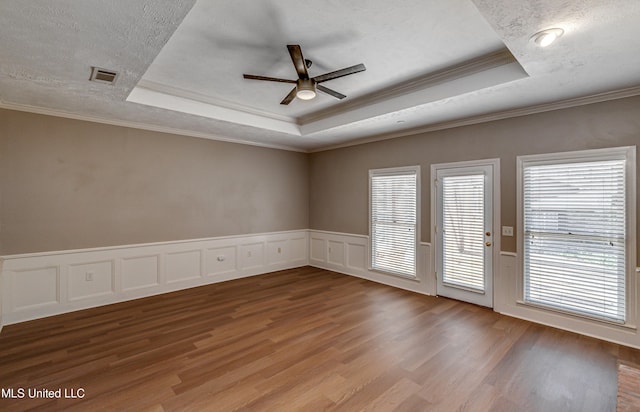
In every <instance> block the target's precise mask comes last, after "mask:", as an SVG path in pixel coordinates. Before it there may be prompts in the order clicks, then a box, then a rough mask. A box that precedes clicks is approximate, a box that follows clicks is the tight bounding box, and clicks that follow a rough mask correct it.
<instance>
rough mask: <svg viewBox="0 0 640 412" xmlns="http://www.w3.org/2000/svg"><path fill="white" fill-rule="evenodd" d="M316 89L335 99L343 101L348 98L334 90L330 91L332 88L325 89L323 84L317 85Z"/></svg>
mask: <svg viewBox="0 0 640 412" xmlns="http://www.w3.org/2000/svg"><path fill="white" fill-rule="evenodd" d="M316 88H317V89H318V90H320V91H321V92H325V93H326V94H330V95H331V96H333V97H335V98H336V99H340V100H342V99H344V98H345V97H347V96H345V95H344V94H342V93H338V92H337V91H335V90H332V89H330V88H328V87H324V86H323V85H321V84H317V85H316Z"/></svg>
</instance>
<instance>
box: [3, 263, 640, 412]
mask: <svg viewBox="0 0 640 412" xmlns="http://www.w3.org/2000/svg"><path fill="white" fill-rule="evenodd" d="M619 359H620V360H623V361H626V362H631V363H640V351H637V350H634V349H630V348H626V347H623V346H619V345H615V344H611V343H607V342H603V341H600V340H597V339H592V338H587V337H583V336H580V335H577V334H573V333H569V332H564V331H560V330H557V329H553V328H549V327H545V326H540V325H536V324H533V323H529V322H526V321H522V320H518V319H514V318H509V317H506V316H502V315H499V314H497V313H495V312H493V311H491V310H488V309H484V308H480V307H478V306H474V305H470V304H466V303H462V302H458V301H454V300H450V299H446V298H436V297H429V296H423V295H419V294H415V293H411V292H406V291H403V290H398V289H394V288H391V287H387V286H384V285H380V284H376V283H372V282H368V281H365V280H362V279H358V278H354V277H349V276H345V275H341V274H337V273H332V272H329V271H325V270H321V269H315V268H311V267H305V268H300V269H292V270H286V271H281V272H276V273H272V274H267V275H262V276H257V277H252V278H246V279H240V280H235V281H230V282H224V283H219V284H214V285H208V286H203V287H199V288H194V289H189V290H185V291H180V292H175V293H171V294H166V295H160V296H154V297H150V298H145V299H140V300H136V301H131V302H125V303H120V304H115V305H110V306H105V307H100V308H95V309H89V310H84V311H80V312H74V313H70V314H65V315H60V316H56V317H51V318H47V319H40V320H35V321H31V322H25V323H21V324H17V325H9V326H5V328H4V329H3V331H2V333H0V387H1V388H3V390H5V391H6V390H7V389H13V390H14V396H15V395H18V390H19V389H20V388H22V389H24V391H25V393H24V396H25V397H24V398H23V399H8V398H7V397H6V396H8V392H5V393H4V394H5V397H4V398H3V399H0V410H3V411H10V410H29V409H34V410H35V409H37V410H60V409H65V410H77V411H87V410H91V411H95V410H104V409H108V410H118V411H121V410H131V411H178V410H179V411H183V410H184V411H203V410H211V411H233V410H240V411H298V410H300V411H323V410H340V411H360V410H366V411H396V410H397V411H457V410H464V411H599V412H600V411H614V410H615V402H616V392H617V386H616V372H617V361H618V360H619ZM43 388H44V389H49V390H57V389H59V388H60V389H61V390H62V391H63V392H62V395H63V396H64V391H65V390H67V392H70V391H73V392H71V394H72V395H73V394H75V395H77V394H78V392H80V393H81V394H82V393H83V394H84V397H83V398H75V399H74V398H67V399H46V398H37V399H29V394H28V390H29V389H32V390H33V389H43ZM81 390H82V391H84V392H81Z"/></svg>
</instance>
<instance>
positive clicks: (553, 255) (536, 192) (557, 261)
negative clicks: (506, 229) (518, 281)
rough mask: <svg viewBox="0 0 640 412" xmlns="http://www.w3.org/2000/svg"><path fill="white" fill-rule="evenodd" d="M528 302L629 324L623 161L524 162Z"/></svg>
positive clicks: (524, 220)
mask: <svg viewBox="0 0 640 412" xmlns="http://www.w3.org/2000/svg"><path fill="white" fill-rule="evenodd" d="M522 179H523V181H522V185H523V186H522V187H523V193H522V195H523V203H522V204H523V208H524V210H523V223H524V233H523V234H524V239H523V240H524V298H525V301H526V302H530V303H533V304H538V305H543V306H547V307H551V308H556V309H560V310H563V311H568V312H572V313H576V314H580V315H584V316H588V317H594V318H597V319H602V320H608V321H614V322H619V323H624V322H625V308H626V302H625V283H626V276H625V273H626V270H625V267H626V266H625V262H626V260H625V245H626V236H625V228H626V214H625V213H626V204H625V199H626V194H625V187H626V186H625V160H624V159H619V160H617V159H614V160H590V161H576V162H572V163H567V161H566V160H564V161H562V162H553V163H551V164H549V162H547V163H542V164H535V163H533V164H529V163H527V162H525V163H523V169H522Z"/></svg>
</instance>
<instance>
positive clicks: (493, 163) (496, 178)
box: [430, 159, 502, 307]
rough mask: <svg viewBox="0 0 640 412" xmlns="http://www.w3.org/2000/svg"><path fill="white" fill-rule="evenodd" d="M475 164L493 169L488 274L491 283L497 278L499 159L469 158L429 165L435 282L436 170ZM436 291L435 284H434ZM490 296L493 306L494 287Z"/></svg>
mask: <svg viewBox="0 0 640 412" xmlns="http://www.w3.org/2000/svg"><path fill="white" fill-rule="evenodd" d="M477 166H491V167H492V170H493V175H492V185H493V186H492V188H491V189H492V190H493V197H492V203H493V205H492V207H493V216H492V217H493V222H492V230H491V233H493V236H492V238H493V240H492V254H491V257H492V272H493V273H490V274H488V276H491V282H492V284H493V283H495V282H494V280H495V279H496V278H497V276H496V273H497V270H498V268H499V262H500V249H501V248H500V238H501V235H502V233H501V230H500V228H501V223H500V159H483V160H471V161H462V162H451V163H437V164H432V165H431V179H430V181H431V204H430V207H431V243H432V247H431V262H433V263H432V264H431V270H432V271H433V273H434V274H435V277H436V284H437V280H438V277H439V276H440V275H441V274H439V273H437V262H438V257H437V251H438V247H439V245H438V237H437V235H436V224H437V222H438V215H437V211H438V207H437V201H438V198H437V196H438V189H437V186H436V176H437V171H438V170H442V169H453V168H462V167H477ZM436 291H437V286H436ZM491 293H492V297H491V307H493V302H494V301H495V297H494V296H493V295H494V294H495V287H492V292H491Z"/></svg>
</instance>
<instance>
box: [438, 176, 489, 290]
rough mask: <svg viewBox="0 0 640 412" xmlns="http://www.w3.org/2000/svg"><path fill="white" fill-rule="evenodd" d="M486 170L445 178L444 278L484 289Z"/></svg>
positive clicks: (448, 281) (443, 206) (443, 186)
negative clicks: (484, 172)
mask: <svg viewBox="0 0 640 412" xmlns="http://www.w3.org/2000/svg"><path fill="white" fill-rule="evenodd" d="M484 180H485V176H484V174H480V175H466V176H448V177H444V178H443V179H442V247H443V253H442V261H443V262H442V281H443V283H445V284H450V285H456V286H462V287H466V288H470V289H473V290H478V291H484V248H485V246H484V237H485V235H484V226H485V223H484Z"/></svg>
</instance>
